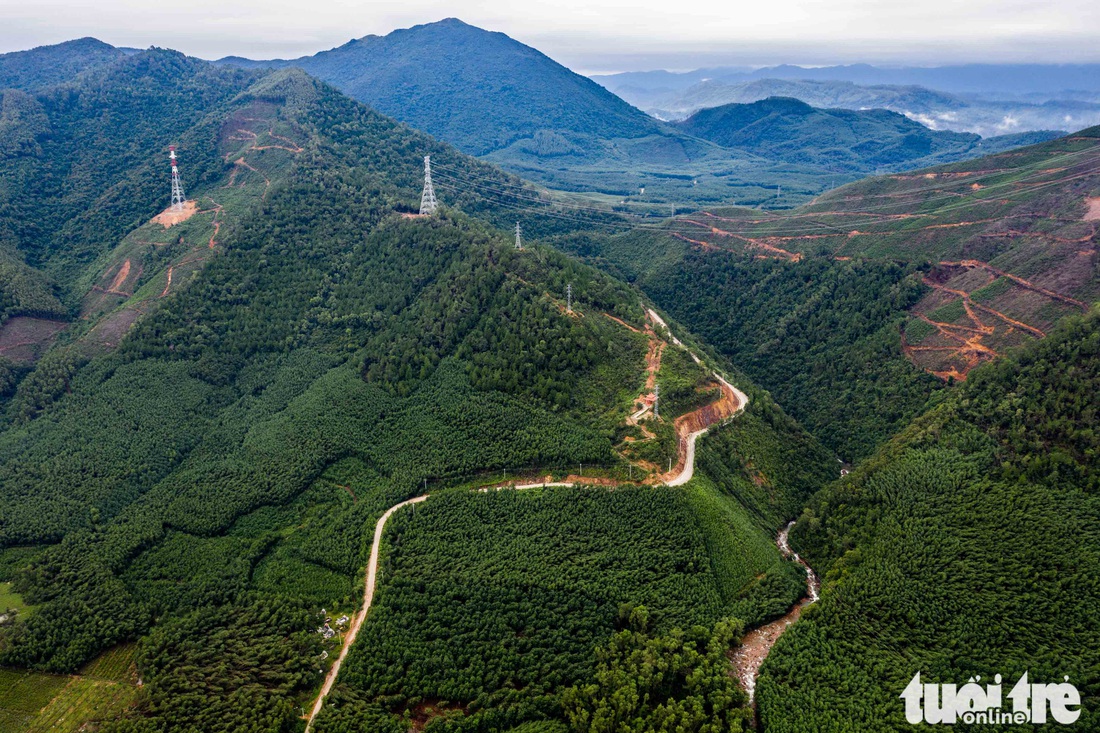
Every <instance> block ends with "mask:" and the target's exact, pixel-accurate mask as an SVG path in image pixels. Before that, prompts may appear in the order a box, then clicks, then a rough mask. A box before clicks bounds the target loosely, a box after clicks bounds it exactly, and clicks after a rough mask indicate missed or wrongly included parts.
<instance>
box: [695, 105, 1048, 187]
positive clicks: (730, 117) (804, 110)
mask: <svg viewBox="0 0 1100 733" xmlns="http://www.w3.org/2000/svg"><path fill="white" fill-rule="evenodd" d="M675 126H676V127H677V128H679V129H681V130H683V131H684V132H686V133H688V134H689V135H694V136H696V137H701V138H703V139H704V140H710V141H711V142H714V143H718V144H719V145H722V146H724V147H728V148H738V149H741V150H747V151H750V152H752V153H755V154H756V155H760V156H763V157H765V158H769V159H773V160H785V161H788V162H791V163H803V164H805V163H813V164H817V165H823V166H828V167H831V168H833V169H834V170H836V171H838V172H839V171H852V172H866V171H873V170H875V169H876V168H890V169H899V168H925V167H928V166H931V165H935V164H937V163H943V162H950V161H953V160H958V159H960V158H967V157H975V156H978V155H991V154H993V153H998V152H1001V151H1002V150H1006V149H1009V148H1017V147H1020V146H1022V145H1028V144H1032V143H1038V142H1045V141H1046V140H1050V139H1052V138H1055V137H1058V135H1059V133H1056V132H1049V131H1048V132H1034V133H1025V134H1017V135H1005V136H1000V137H989V138H981V137H979V136H978V135H975V134H973V133H962V132H949V131H946V130H943V131H937V130H931V129H929V128H927V127H925V126H924V125H922V124H920V123H919V122H914V121H913V120H911V119H909V118H908V117H905V116H904V115H901V114H898V113H897V112H890V111H888V110H885V109H867V110H849V109H816V108H814V107H811V106H810V105H808V104H806V103H805V102H802V101H799V100H797V99H792V98H781V97H769V98H767V99H764V100H761V101H759V102H753V103H751V104H726V105H722V106H719V107H711V108H709V109H703V110H700V111H698V112H696V113H695V114H693V115H691V116H690V117H688V118H687V119H685V120H683V121H681V122H677V123H675Z"/></svg>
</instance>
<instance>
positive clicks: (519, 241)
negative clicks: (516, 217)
mask: <svg viewBox="0 0 1100 733" xmlns="http://www.w3.org/2000/svg"><path fill="white" fill-rule="evenodd" d="M516 249H523V230H522V229H520V228H519V222H518V221H517V222H516Z"/></svg>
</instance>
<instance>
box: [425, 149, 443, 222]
mask: <svg viewBox="0 0 1100 733" xmlns="http://www.w3.org/2000/svg"><path fill="white" fill-rule="evenodd" d="M438 207H439V202H438V201H436V200H435V189H434V188H432V156H430V155H425V156H424V193H423V194H422V195H421V196H420V215H421V216H429V215H431V214H434V213H435V210H436V208H438Z"/></svg>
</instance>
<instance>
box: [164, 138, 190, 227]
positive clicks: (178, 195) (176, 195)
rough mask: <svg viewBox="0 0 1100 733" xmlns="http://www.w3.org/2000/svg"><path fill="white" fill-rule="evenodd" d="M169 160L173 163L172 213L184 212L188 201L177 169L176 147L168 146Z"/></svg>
mask: <svg viewBox="0 0 1100 733" xmlns="http://www.w3.org/2000/svg"><path fill="white" fill-rule="evenodd" d="M168 160H169V161H171V163H172V211H183V202H184V201H186V200H187V199H185V198H184V196H183V184H182V183H180V172H179V168H177V167H176V163H177V161H178V159H177V158H176V146H175V145H170V146H168Z"/></svg>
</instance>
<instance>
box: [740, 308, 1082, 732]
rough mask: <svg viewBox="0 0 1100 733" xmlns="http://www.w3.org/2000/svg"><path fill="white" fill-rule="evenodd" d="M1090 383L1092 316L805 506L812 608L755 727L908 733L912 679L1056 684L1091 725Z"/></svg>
mask: <svg viewBox="0 0 1100 733" xmlns="http://www.w3.org/2000/svg"><path fill="white" fill-rule="evenodd" d="M1098 388H1100V313H1098V312H1097V311H1096V309H1095V308H1094V309H1093V310H1092V311H1091V312H1090V313H1089V314H1087V315H1084V316H1074V317H1071V318H1069V319H1067V320H1066V321H1064V322H1063V323H1062V324H1061V325H1060V326H1059V327H1058V328H1057V329H1056V330H1055V331H1054V332H1053V333H1052V334H1051V335H1050V336H1048V337H1047V338H1046V339H1044V340H1042V341H1039V342H1035V343H1033V344H1031V345H1030V346H1029V347H1028V348H1027V349H1025V350H1021V351H1018V352H1016V353H1013V354H1012V355H1010V356H1008V357H1005V358H1002V359H1000V360H998V361H996V362H993V363H992V364H989V365H986V366H983V367H981V368H980V369H978V370H975V371H974V373H973V374H972V375H971V378H970V379H969V380H967V383H966V384H965V385H961V386H960V387H958V388H957V390H955V391H954V392H953V393H952V394H950V395H949V396H947V397H946V398H945V399H943V400H941V401H940V404H938V405H937V406H935V407H933V408H932V409H931V410H929V411H928V413H926V414H925V415H923V416H922V417H920V418H919V419H918V420H916V421H914V422H913V424H912V425H911V426H909V427H908V428H906V429H905V430H904V431H902V432H901V433H900V434H899V435H898V436H897V437H896V438H895V439H893V440H891V441H890V442H889V443H888V444H886V445H885V446H883V448H882V449H881V450H880V451H879V452H878V453H877V454H876V455H875V456H874V458H872V459H871V460H868V461H867V462H866V463H865V464H864V465H863V466H861V467H860V468H858V469H857V470H855V471H853V472H852V473H851V474H850V475H848V476H847V477H845V478H844V479H842V480H840V481H838V482H836V483H834V484H833V485H832V486H830V487H829V488H828V489H826V490H825V491H823V492H822V493H821V494H819V495H818V497H816V498H815V500H814V501H813V502H812V503H811V505H810V507H809V508H808V509H807V510H806V511H805V512H804V513H803V515H802V517H801V518H800V519H799V521H798V524H797V525H796V527H795V530H794V536H793V538H792V539H793V542H794V543H795V546H796V547H797V548H798V550H799V551H800V552H802V553H804V555H805V556H806V557H807V558H809V559H810V561H811V562H812V563H813V564H814V565H815V567H817V568H818V569H819V571H821V572H823V573H824V577H825V584H824V590H823V598H822V601H821V603H820V604H818V605H817V606H815V607H811V608H810V609H809V610H808V612H807V613H806V614H804V615H803V617H802V620H801V621H800V622H799V623H798V624H797V625H796V626H795V627H794V628H793V629H792V630H791V631H790V632H789V633H788V634H786V635H784V636H783V638H782V639H781V640H780V641H779V642H778V643H777V644H776V646H775V648H774V650H773V651H772V654H771V656H770V657H769V658H768V661H767V662H766V664H765V666H764V669H763V670H762V678H761V681H760V687H759V689H760V715H761V719H762V721H763V723H764V725H765V729H766V730H769V731H792V732H793V731H802V730H806V729H807V728H808V727H810V726H813V727H816V728H818V729H825V730H852V731H863V730H866V731H882V730H908V729H909V728H910V727H911V726H910V725H909V724H908V723H906V722H905V717H904V711H903V706H902V705H901V704H900V702H899V700H898V695H899V694H900V693H901V690H902V689H903V688H904V687H905V685H906V684H907V683H908V681H909V680H910V679H911V678H912V676H913V675H914V674H915V673H916V672H917V671H920V672H921V673H922V678H923V679H924V681H925V682H926V683H935V682H943V683H948V682H958V683H960V684H961V683H962V682H963V681H965V680H967V679H969V678H971V677H974V676H976V675H981V677H982V678H983V679H992V678H993V676H994V675H997V674H1000V675H1003V676H1004V679H1005V681H1006V684H1008V683H1010V682H1011V681H1014V680H1016V679H1017V678H1018V677H1019V676H1020V675H1021V674H1023V673H1024V672H1027V673H1028V675H1029V678H1030V680H1031V681H1032V683H1042V682H1047V681H1055V682H1062V681H1063V680H1064V679H1068V680H1069V681H1070V682H1071V683H1072V684H1073V685H1075V686H1076V688H1077V689H1078V690H1079V691H1080V693H1081V705H1080V711H1081V716H1080V720H1079V721H1078V722H1077V723H1076V724H1075V725H1074V726H1071V728H1070V729H1072V730H1095V728H1096V726H1097V701H1098V697H1100V656H1098V654H1097V649H1098V648H1100V640H1098V639H1097V634H1098V629H1097V624H1096V617H1095V608H1096V604H1097V602H1098V600H1100V589H1098V587H1097V583H1096V577H1097V572H1098V569H1100V535H1098V533H1097V526H1100V525H1098V521H1097V520H1098V519H1100V504H1098V502H1097V489H1098V487H1100V475H1098V474H1097V462H1096V452H1097V448H1098V446H1097V443H1096V436H1097V434H1098V433H1097V429H1096V428H1097V412H1096V400H1095V395H1096V391H1097V389H1098ZM853 689H857V690H859V694H858V695H854V694H852V690H853ZM990 728H991V729H994V730H1009V729H1014V727H1013V726H998V725H995V726H990Z"/></svg>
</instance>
